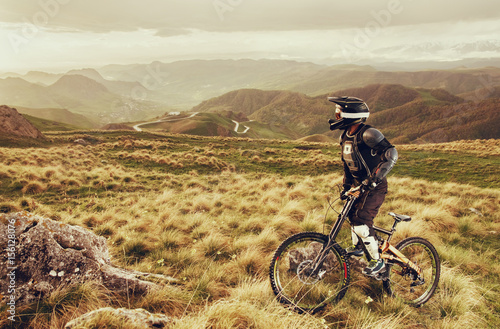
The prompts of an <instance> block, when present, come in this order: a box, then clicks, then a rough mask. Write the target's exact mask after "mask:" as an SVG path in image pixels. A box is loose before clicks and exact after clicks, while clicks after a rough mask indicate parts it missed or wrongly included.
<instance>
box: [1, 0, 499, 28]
mask: <svg viewBox="0 0 500 329" xmlns="http://www.w3.org/2000/svg"><path fill="white" fill-rule="evenodd" d="M44 13H45V17H47V18H48V22H47V24H46V28H48V29H53V30H54V31H57V30H61V29H62V30H71V29H74V30H79V31H87V32H94V33H107V32H112V31H136V30H139V29H152V30H157V31H158V32H157V35H159V36H165V37H170V36H174V35H182V34H186V33H187V31H189V30H191V29H197V30H204V31H211V32H234V31H297V30H318V29H325V30H331V29H345V28H362V27H364V26H365V25H366V24H368V23H369V22H370V21H372V20H374V19H376V18H377V17H378V18H380V19H386V20H388V24H390V25H393V26H398V25H419V24H428V23H438V22H450V21H478V20H479V21H480V20H491V19H495V18H496V19H498V18H499V17H498V13H500V1H491V0H475V1H468V0H440V1H435V0H420V1H416V0H386V1H373V0H358V1H331V0H310V1H289V0H208V1H207V0H141V1H137V0H106V1H102V0H25V1H18V0H4V1H2V8H1V9H0V22H10V23H23V22H26V21H29V22H33V21H36V20H42V21H43V19H44ZM387 13H389V16H387ZM387 17H389V18H387Z"/></svg>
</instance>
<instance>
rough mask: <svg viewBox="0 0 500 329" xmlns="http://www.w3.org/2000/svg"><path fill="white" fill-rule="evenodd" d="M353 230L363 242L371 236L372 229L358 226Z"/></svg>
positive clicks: (366, 226)
mask: <svg viewBox="0 0 500 329" xmlns="http://www.w3.org/2000/svg"><path fill="white" fill-rule="evenodd" d="M352 230H353V232H354V233H356V235H357V236H359V237H360V238H361V239H362V240H364V239H366V238H367V237H369V236H370V228H369V227H368V225H356V226H353V227H352Z"/></svg>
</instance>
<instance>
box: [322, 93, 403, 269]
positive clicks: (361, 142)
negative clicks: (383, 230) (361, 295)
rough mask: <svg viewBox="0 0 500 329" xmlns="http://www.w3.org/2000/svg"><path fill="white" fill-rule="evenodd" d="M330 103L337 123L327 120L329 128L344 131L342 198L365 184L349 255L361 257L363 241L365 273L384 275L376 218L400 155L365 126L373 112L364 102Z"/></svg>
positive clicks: (354, 214) (355, 212) (344, 100)
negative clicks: (376, 233)
mask: <svg viewBox="0 0 500 329" xmlns="http://www.w3.org/2000/svg"><path fill="white" fill-rule="evenodd" d="M328 100H329V101H330V102H333V103H335V104H336V108H335V120H333V119H330V120H329V121H328V122H329V123H330V129H331V130H336V129H340V130H344V132H343V133H342V135H341V136H340V145H341V147H342V162H343V164H344V180H343V191H342V192H341V198H342V199H345V198H346V196H347V192H348V191H349V189H351V187H354V186H359V185H362V189H361V193H360V192H357V193H356V196H359V197H358V199H357V200H356V203H355V205H354V207H353V208H352V210H351V212H350V213H349V221H350V223H351V236H352V243H353V244H352V246H351V247H349V248H347V249H346V252H347V254H348V255H350V256H356V257H359V256H362V255H363V249H362V247H361V245H360V242H363V243H364V245H365V248H366V250H367V251H368V253H369V254H370V257H371V261H370V262H369V264H368V266H367V267H366V268H365V269H364V270H363V273H364V274H365V275H368V276H373V277H376V276H377V274H379V273H383V272H384V270H385V265H384V262H383V261H382V260H381V259H380V255H379V252H378V242H377V239H376V237H375V232H374V230H373V219H374V218H375V216H376V215H377V213H378V210H379V208H380V206H381V205H382V203H383V202H384V199H385V195H386V194H387V179H386V176H387V174H388V173H389V172H390V171H391V169H392V167H393V166H394V164H395V163H396V161H397V159H398V152H397V151H396V149H395V148H394V146H393V145H392V144H391V143H389V141H388V140H387V139H386V138H385V137H384V135H383V134H382V133H381V132H380V131H378V130H377V129H375V128H373V127H371V126H369V125H366V124H364V122H365V121H366V119H367V118H368V116H369V115H370V110H369V109H368V105H366V103H365V102H364V101H363V100H361V99H359V98H356V97H328ZM360 240H361V241H360Z"/></svg>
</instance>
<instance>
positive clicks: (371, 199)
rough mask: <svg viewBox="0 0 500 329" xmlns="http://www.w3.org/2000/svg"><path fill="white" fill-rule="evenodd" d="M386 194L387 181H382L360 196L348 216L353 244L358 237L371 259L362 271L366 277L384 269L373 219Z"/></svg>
mask: <svg viewBox="0 0 500 329" xmlns="http://www.w3.org/2000/svg"><path fill="white" fill-rule="evenodd" d="M386 193H387V181H385V180H384V181H383V182H381V184H379V185H378V186H377V187H376V188H375V189H374V190H373V191H369V192H368V193H365V194H364V195H362V196H361V197H360V198H359V199H358V201H357V203H356V205H355V206H354V209H353V212H352V213H351V214H350V221H351V225H352V231H353V232H354V233H355V235H356V237H354V235H353V243H355V242H357V239H358V237H359V239H361V241H362V242H363V244H364V245H365V248H366V250H367V251H368V253H369V254H370V258H371V259H372V261H371V262H370V264H369V266H368V267H366V268H365V269H364V270H363V272H364V273H365V274H368V275H375V274H377V273H379V272H380V271H381V270H382V269H383V268H384V263H383V262H382V260H381V259H380V255H379V252H378V241H377V239H376V238H375V231H374V230H373V219H374V218H375V216H376V215H377V213H378V210H379V209H380V206H381V205H382V203H383V202H384V199H385V194H386Z"/></svg>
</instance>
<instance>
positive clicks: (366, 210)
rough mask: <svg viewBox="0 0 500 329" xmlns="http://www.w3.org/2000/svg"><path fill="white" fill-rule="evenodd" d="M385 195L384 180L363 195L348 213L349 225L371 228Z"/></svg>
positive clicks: (385, 181)
mask: <svg viewBox="0 0 500 329" xmlns="http://www.w3.org/2000/svg"><path fill="white" fill-rule="evenodd" d="M386 194H387V180H386V179H384V180H382V182H380V184H378V185H377V187H375V189H373V190H371V191H367V192H365V193H363V194H362V195H361V196H360V197H359V198H358V199H357V200H356V203H355V204H354V206H353V208H352V209H351V211H350V212H349V221H350V222H351V225H353V226H357V225H368V227H370V228H371V227H373V219H374V218H375V216H377V214H378V211H379V209H380V206H381V205H382V203H384V200H385V195H386Z"/></svg>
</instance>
